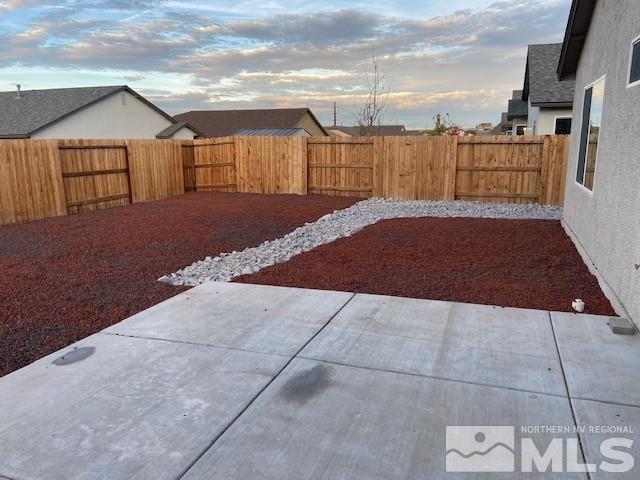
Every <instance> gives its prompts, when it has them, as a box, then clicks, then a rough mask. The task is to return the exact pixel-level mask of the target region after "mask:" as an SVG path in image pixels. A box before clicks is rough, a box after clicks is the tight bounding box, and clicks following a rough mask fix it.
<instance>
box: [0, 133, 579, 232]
mask: <svg viewBox="0 0 640 480" xmlns="http://www.w3.org/2000/svg"><path fill="white" fill-rule="evenodd" d="M568 148H569V142H568V137H567V136H521V137H506V136H502V137H486V136H483V137H449V136H441V137H435V136H434V137H431V136H429V137H428V136H421V137H350V138H339V139H337V138H331V137H310V138H304V137H222V138H208V139H199V140H117V139H116V140H0V225H6V224H11V223H21V222H26V221H30V220H35V219H39V218H44V217H50V216H56V215H68V214H72V213H77V212H83V211H87V210H93V209H98V208H110V207H115V206H121V205H128V204H131V203H138V202H145V201H151V200H158V199H161V198H165V197H168V196H171V195H179V194H182V193H184V192H191V191H221V192H252V193H266V194H273V193H289V194H324V195H339V196H353V197H362V198H366V197H384V198H395V199H404V200H456V199H460V200H475V201H492V202H512V203H534V202H536V203H543V204H552V205H562V203H563V199H564V179H565V176H566V165H567V156H568Z"/></svg>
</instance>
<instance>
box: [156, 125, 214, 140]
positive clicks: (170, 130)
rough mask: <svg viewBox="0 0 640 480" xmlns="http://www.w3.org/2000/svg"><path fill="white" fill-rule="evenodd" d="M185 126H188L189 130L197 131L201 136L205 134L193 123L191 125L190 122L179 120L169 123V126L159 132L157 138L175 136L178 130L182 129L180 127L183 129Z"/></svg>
mask: <svg viewBox="0 0 640 480" xmlns="http://www.w3.org/2000/svg"><path fill="white" fill-rule="evenodd" d="M184 127H186V128H188V129H189V130H191V131H192V132H193V133H195V134H196V135H197V136H199V137H203V136H204V135H203V134H202V133H201V132H199V131H198V130H197V129H196V128H195V127H194V126H193V125H189V123H187V122H177V123H174V124H173V125H169V126H168V127H167V128H165V129H164V130H162V131H161V132H159V133H158V134H157V135H156V138H158V139H161V140H162V139H167V138H173V136H174V135H175V134H176V133H178V131H180V129H182V128H184Z"/></svg>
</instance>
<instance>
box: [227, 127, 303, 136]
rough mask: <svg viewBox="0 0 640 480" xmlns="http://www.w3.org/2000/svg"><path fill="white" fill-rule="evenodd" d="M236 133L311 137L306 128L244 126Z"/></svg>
mask: <svg viewBox="0 0 640 480" xmlns="http://www.w3.org/2000/svg"><path fill="white" fill-rule="evenodd" d="M234 135H239V136H241V137H310V136H311V134H310V133H309V132H307V131H306V130H305V129H304V128H243V129H240V130H238V131H237V132H236V133H234Z"/></svg>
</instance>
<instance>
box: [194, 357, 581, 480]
mask: <svg viewBox="0 0 640 480" xmlns="http://www.w3.org/2000/svg"><path fill="white" fill-rule="evenodd" d="M530 424H531V425H538V424H549V425H567V426H568V425H573V421H572V417H571V410H570V408H569V401H568V399H566V398H560V397H556V396H546V395H537V394H532V393H526V392H518V391H514V390H505V389H499V388H493V387H483V386H478V385H470V384H465V383H461V382H450V381H444V380H435V379H429V378H424V377H418V376H413V375H405V374H398V373H391V372H381V371H375V370H369V369H362V368H354V367H346V366H341V365H333V364H329V363H321V362H315V361H311V360H304V359H294V360H293V362H292V363H291V364H290V365H289V366H288V367H287V368H286V369H285V370H284V372H283V373H282V374H281V375H280V376H279V377H278V378H277V379H276V380H275V381H274V382H273V383H272V384H271V385H270V386H269V387H268V388H267V389H266V390H265V392H264V393H263V394H262V395H261V396H260V397H259V398H258V399H257V400H256V402H255V403H254V404H253V405H252V406H251V407H250V408H249V409H248V410H247V411H246V412H245V414H244V415H243V416H242V417H241V418H240V419H239V420H238V421H237V422H236V423H234V425H233V426H232V427H231V428H230V429H229V430H227V432H225V434H224V435H222V437H220V439H219V440H218V442H216V445H215V448H213V449H211V450H209V451H207V453H206V454H205V455H204V456H203V457H202V458H201V459H200V460H199V461H198V462H197V463H196V464H195V465H194V466H193V468H192V469H191V470H190V471H189V472H187V474H186V475H185V477H184V478H185V479H188V480H205V479H206V480H212V479H218V478H219V479H246V478H261V479H273V480H276V479H277V480H283V479H299V478H314V479H319V478H325V479H338V478H340V479H346V478H367V479H397V478H425V479H427V478H428V479H430V480H433V479H440V478H444V479H455V478H474V479H485V478H491V479H495V478H509V479H512V478H581V479H582V478H586V477H584V476H583V475H582V474H569V475H559V474H553V473H551V474H548V475H546V476H544V475H540V476H538V475H533V476H531V475H529V476H526V475H521V474H518V473H504V474H498V473H490V474H488V473H487V474H482V473H473V474H471V475H472V477H469V475H470V474H469V473H464V474H455V473H446V472H445V444H444V438H445V429H446V426H447V425H530ZM516 465H518V463H516Z"/></svg>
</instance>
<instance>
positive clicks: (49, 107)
mask: <svg viewBox="0 0 640 480" xmlns="http://www.w3.org/2000/svg"><path fill="white" fill-rule="evenodd" d="M124 88H126V87H124V86H114V87H83V88H56V89H50V90H26V91H22V92H21V93H20V97H18V93H17V91H15V90H14V91H12V92H0V137H28V136H29V135H30V134H32V133H33V132H35V131H36V130H39V129H40V128H42V127H44V126H46V125H49V124H51V123H53V122H55V121H56V120H59V119H61V118H62V117H65V116H66V115H69V114H70V113H72V112H75V111H76V110H78V109H80V108H82V107H85V106H87V105H90V104H92V103H94V102H96V101H98V100H100V99H102V98H104V97H106V96H109V95H111V94H113V93H114V92H117V91H119V90H122V89H124Z"/></svg>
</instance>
